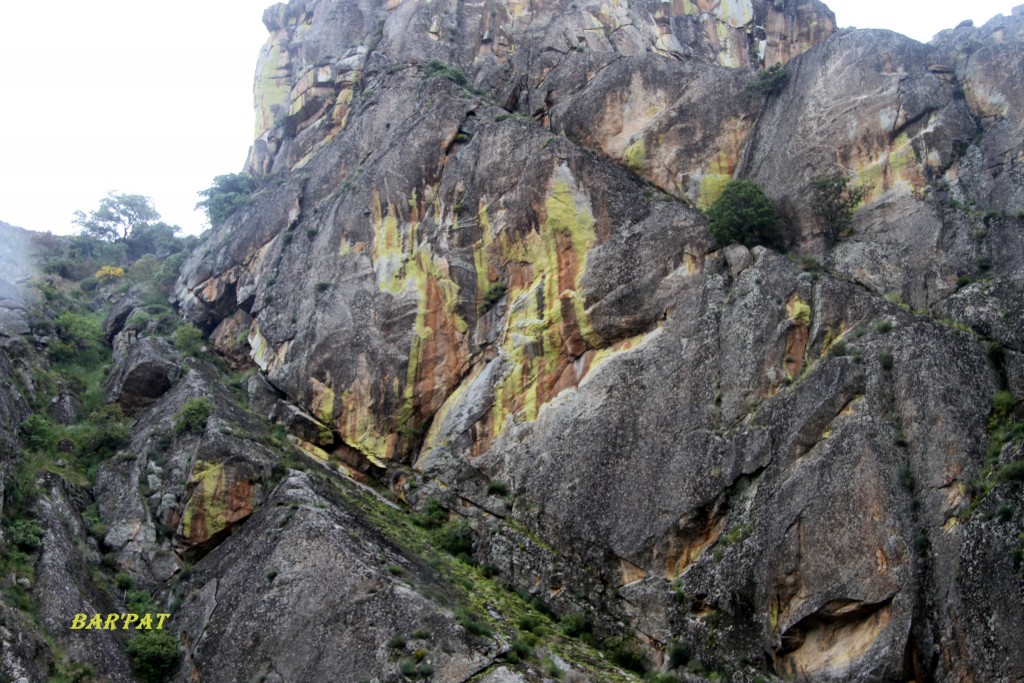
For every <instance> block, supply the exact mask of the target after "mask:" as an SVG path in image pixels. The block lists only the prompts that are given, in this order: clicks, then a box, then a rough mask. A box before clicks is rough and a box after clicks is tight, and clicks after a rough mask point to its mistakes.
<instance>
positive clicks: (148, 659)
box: [126, 631, 181, 683]
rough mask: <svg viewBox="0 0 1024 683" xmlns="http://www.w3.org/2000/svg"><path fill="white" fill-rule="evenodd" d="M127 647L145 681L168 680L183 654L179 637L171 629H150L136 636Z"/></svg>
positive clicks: (133, 663) (153, 682)
mask: <svg viewBox="0 0 1024 683" xmlns="http://www.w3.org/2000/svg"><path fill="white" fill-rule="evenodd" d="M126 649H127V651H128V656H129V657H130V658H131V660H132V666H133V667H134V668H135V672H136V673H138V674H139V678H140V679H141V680H142V681H143V683H162V681H165V680H167V678H168V677H169V676H170V675H171V673H172V672H173V671H174V667H175V666H176V665H177V663H178V658H179V657H180V656H181V646H180V645H179V644H178V639H177V638H175V637H174V636H173V635H172V634H171V633H170V632H169V631H150V632H148V633H146V634H144V635H139V636H136V637H135V638H133V639H132V640H131V641H130V642H129V643H128V647H127V648H126Z"/></svg>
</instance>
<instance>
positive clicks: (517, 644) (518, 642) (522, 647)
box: [512, 638, 533, 659]
mask: <svg viewBox="0 0 1024 683" xmlns="http://www.w3.org/2000/svg"><path fill="white" fill-rule="evenodd" d="M512 651H513V652H515V653H516V656H517V657H519V659H530V658H531V657H533V648H532V647H531V646H530V644H529V643H528V642H526V640H524V639H522V638H516V639H515V640H513V641H512Z"/></svg>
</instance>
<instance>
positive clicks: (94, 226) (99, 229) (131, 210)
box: [72, 192, 160, 242]
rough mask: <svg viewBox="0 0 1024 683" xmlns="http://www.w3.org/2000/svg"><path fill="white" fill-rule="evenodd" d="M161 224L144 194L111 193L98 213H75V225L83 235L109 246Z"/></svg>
mask: <svg viewBox="0 0 1024 683" xmlns="http://www.w3.org/2000/svg"><path fill="white" fill-rule="evenodd" d="M157 220H160V214H159V213H157V211H156V209H155V208H153V202H152V200H151V199H150V198H149V197H145V196H143V195H141V194H124V193H120V192H108V193H107V196H106V197H104V198H103V199H101V200H100V206H99V208H98V209H96V210H95V211H93V212H92V213H90V214H89V215H88V216H87V215H85V212H84V211H76V212H75V217H74V219H73V221H72V222H73V223H75V224H76V225H78V226H81V228H82V234H83V235H88V236H89V237H95V238H97V239H101V240H106V241H107V242H123V241H125V240H127V239H128V236H129V235H131V233H132V229H134V228H135V227H137V226H141V225H144V224H148V223H151V222H153V221H157Z"/></svg>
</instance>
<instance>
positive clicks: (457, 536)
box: [434, 520, 473, 557]
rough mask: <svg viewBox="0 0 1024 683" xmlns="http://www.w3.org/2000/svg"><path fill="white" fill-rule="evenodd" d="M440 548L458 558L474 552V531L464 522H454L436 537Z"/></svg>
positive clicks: (436, 534) (442, 529) (441, 529)
mask: <svg viewBox="0 0 1024 683" xmlns="http://www.w3.org/2000/svg"><path fill="white" fill-rule="evenodd" d="M434 538H435V540H436V541H437V545H438V547H440V548H441V549H442V550H444V551H446V552H448V553H451V554H452V555H455V556H456V557H458V556H459V555H463V554H465V555H471V554H472V552H473V529H472V528H470V526H469V524H468V523H467V522H465V521H463V520H452V521H450V522H448V523H446V524H445V525H444V526H442V527H441V528H440V529H438V530H437V532H436V533H435V535H434Z"/></svg>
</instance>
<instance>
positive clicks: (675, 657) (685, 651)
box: [668, 642, 693, 669]
mask: <svg viewBox="0 0 1024 683" xmlns="http://www.w3.org/2000/svg"><path fill="white" fill-rule="evenodd" d="M691 657H693V653H692V651H691V650H690V648H689V646H688V645H686V644H685V643H679V642H675V643H672V646H671V647H669V649H668V665H669V667H671V668H673V669H677V668H679V667H681V666H686V665H687V664H688V663H689V662H690V658H691Z"/></svg>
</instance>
